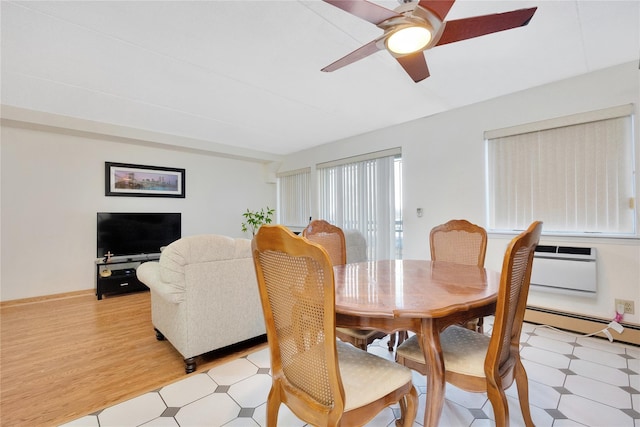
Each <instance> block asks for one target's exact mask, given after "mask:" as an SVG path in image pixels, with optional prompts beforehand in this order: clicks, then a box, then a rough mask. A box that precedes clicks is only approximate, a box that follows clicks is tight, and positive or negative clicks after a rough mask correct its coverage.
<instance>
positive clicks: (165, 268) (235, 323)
mask: <svg viewBox="0 0 640 427" xmlns="http://www.w3.org/2000/svg"><path fill="white" fill-rule="evenodd" d="M137 276H138V278H139V279H140V281H142V282H143V283H144V284H145V285H147V286H148V287H149V289H150V290H151V320H152V323H153V326H154V328H155V329H156V336H157V338H158V339H159V340H163V339H165V338H166V339H167V340H168V341H169V342H170V343H171V344H172V345H173V346H174V347H175V348H176V350H178V352H180V354H181V355H182V356H183V357H184V360H185V370H186V372H187V373H190V372H193V371H195V369H196V360H195V357H196V356H198V355H201V354H204V353H207V352H210V351H213V350H217V349H220V348H223V347H226V346H229V345H232V344H236V343H239V342H242V341H245V340H248V339H251V338H255V337H258V336H261V335H263V334H265V325H264V317H263V315H262V307H261V304H260V296H259V292H258V285H257V282H256V275H255V270H254V267H253V259H252V257H251V241H250V240H247V239H234V238H231V237H227V236H219V235H198V236H189V237H183V238H182V239H179V240H177V241H175V242H173V243H172V244H170V245H169V246H167V247H166V248H165V249H164V251H163V252H162V254H161V256H160V260H159V261H158V262H146V263H144V264H142V265H141V266H140V267H138V270H137Z"/></svg>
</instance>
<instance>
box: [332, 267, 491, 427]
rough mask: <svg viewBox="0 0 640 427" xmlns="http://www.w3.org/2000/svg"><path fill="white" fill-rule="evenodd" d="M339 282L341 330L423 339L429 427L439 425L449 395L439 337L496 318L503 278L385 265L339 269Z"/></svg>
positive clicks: (474, 270)
mask: <svg viewBox="0 0 640 427" xmlns="http://www.w3.org/2000/svg"><path fill="white" fill-rule="evenodd" d="M334 279H335V287H336V292H335V301H336V325H337V326H343V327H352V328H361V329H376V330H382V331H385V332H388V333H392V332H396V331H413V332H415V333H416V334H417V335H418V336H419V337H420V339H421V346H422V349H423V351H424V357H425V360H427V361H428V374H427V400H426V408H425V414H424V426H425V427H427V426H429V427H435V426H437V425H438V421H439V419H440V414H441V412H442V406H443V404H444V393H445V376H444V375H445V369H444V359H443V357H442V347H441V345H440V332H441V331H442V330H444V329H445V328H446V327H447V326H449V325H452V324H457V323H460V322H465V321H468V320H472V319H475V318H478V317H482V316H487V315H491V314H493V313H494V312H495V306H496V300H497V296H498V286H499V283H500V274H499V273H498V272H495V271H491V270H487V269H484V268H481V267H477V266H468V265H460V264H453V263H448V262H443V261H427V260H386V261H369V262H360V263H353V264H345V265H337V266H335V267H334ZM381 380H382V379H381Z"/></svg>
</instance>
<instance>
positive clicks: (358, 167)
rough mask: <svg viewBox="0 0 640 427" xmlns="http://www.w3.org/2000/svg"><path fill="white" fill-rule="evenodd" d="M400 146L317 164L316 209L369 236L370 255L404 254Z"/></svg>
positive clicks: (399, 256)
mask: <svg viewBox="0 0 640 427" xmlns="http://www.w3.org/2000/svg"><path fill="white" fill-rule="evenodd" d="M401 165H402V158H401V156H400V149H393V150H386V151H383V152H377V153H372V154H370V155H366V156H361V157H357V158H350V159H345V160H341V161H336V162H330V163H325V164H321V165H318V204H319V208H318V211H319V212H318V214H319V218H322V219H324V220H326V221H328V222H330V223H332V224H334V225H337V226H338V227H340V228H342V229H345V230H347V229H357V230H360V232H361V233H363V234H364V236H365V238H366V239H367V251H368V253H367V255H368V259H370V260H375V259H393V258H401V257H402V208H401V206H402V199H401V197H402V168H401Z"/></svg>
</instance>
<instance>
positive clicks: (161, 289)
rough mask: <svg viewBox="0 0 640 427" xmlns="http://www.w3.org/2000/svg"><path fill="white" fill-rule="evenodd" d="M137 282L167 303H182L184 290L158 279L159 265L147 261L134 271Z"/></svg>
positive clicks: (155, 262)
mask: <svg viewBox="0 0 640 427" xmlns="http://www.w3.org/2000/svg"><path fill="white" fill-rule="evenodd" d="M136 276H138V280H140V281H141V282H142V283H144V284H145V285H147V286H148V287H149V289H151V290H152V291H154V292H156V293H157V294H158V295H159V296H160V297H162V299H164V300H166V301H167V302H170V303H174V304H179V303H181V302H183V301H184V292H185V290H184V289H180V288H178V287H176V286H173V285H171V284H170V283H166V282H164V281H163V280H162V278H161V277H160V263H159V262H157V261H148V262H145V263H142V264H141V265H140V266H139V267H138V268H137V270H136Z"/></svg>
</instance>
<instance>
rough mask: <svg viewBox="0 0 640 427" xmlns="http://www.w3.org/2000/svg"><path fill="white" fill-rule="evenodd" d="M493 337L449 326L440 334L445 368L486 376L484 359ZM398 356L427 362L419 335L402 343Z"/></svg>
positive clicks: (466, 373)
mask: <svg viewBox="0 0 640 427" xmlns="http://www.w3.org/2000/svg"><path fill="white" fill-rule="evenodd" d="M490 339H491V338H490V337H488V336H486V335H483V334H480V333H478V332H474V331H472V330H469V329H467V328H463V327H461V326H456V325H454V326H449V327H448V328H447V329H445V330H444V331H443V332H442V333H441V334H440V344H441V346H442V355H443V357H444V367H445V370H447V371H450V372H458V373H461V374H464V375H471V376H475V377H480V378H482V377H484V376H485V374H484V359H485V357H486V355H487V350H488V348H489V340H490ZM396 354H397V356H402V357H404V358H405V359H409V360H413V361H415V362H418V363H423V364H424V363H425V361H424V354H423V353H422V350H421V349H420V343H419V342H418V337H417V335H413V336H412V337H411V338H409V339H408V340H406V341H404V342H403V343H402V344H400V345H399V346H398V348H397V350H396Z"/></svg>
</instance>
